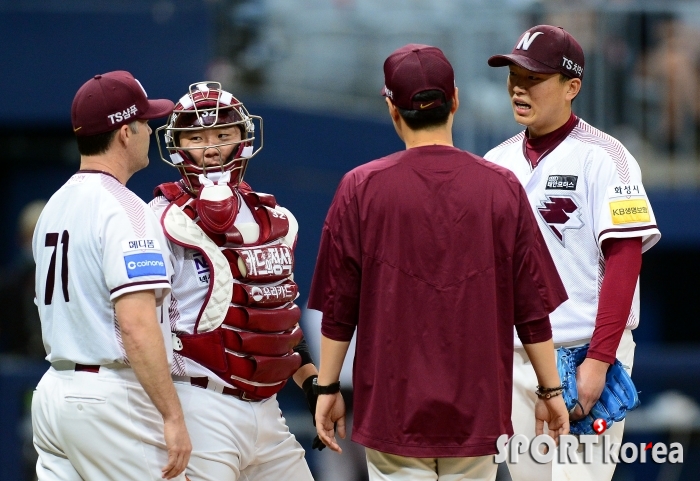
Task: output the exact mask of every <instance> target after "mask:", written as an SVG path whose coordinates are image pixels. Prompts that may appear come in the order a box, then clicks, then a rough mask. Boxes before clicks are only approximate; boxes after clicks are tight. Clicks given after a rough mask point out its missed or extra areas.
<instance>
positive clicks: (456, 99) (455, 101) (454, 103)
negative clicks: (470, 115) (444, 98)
mask: <svg viewBox="0 0 700 481" xmlns="http://www.w3.org/2000/svg"><path fill="white" fill-rule="evenodd" d="M458 108H459V89H458V88H457V87H455V95H454V97H452V108H451V109H450V113H451V114H452V115H454V114H455V112H457V109H458Z"/></svg>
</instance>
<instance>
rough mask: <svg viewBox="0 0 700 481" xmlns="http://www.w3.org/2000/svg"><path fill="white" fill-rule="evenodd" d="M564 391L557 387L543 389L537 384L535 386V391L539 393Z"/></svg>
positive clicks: (562, 387) (561, 387)
mask: <svg viewBox="0 0 700 481" xmlns="http://www.w3.org/2000/svg"><path fill="white" fill-rule="evenodd" d="M563 389H564V386H557V387H544V386H540V385H539V384H538V385H537V390H538V391H539V392H552V391H561V390H563Z"/></svg>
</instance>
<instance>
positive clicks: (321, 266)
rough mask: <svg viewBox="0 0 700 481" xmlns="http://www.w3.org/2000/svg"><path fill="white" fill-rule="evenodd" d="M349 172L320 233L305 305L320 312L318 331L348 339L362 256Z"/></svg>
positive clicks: (355, 309)
mask: <svg viewBox="0 0 700 481" xmlns="http://www.w3.org/2000/svg"><path fill="white" fill-rule="evenodd" d="M354 192H355V190H354V182H353V177H352V175H350V174H348V175H346V176H345V177H344V178H343V180H342V181H341V183H340V186H339V187H338V190H337V192H336V195H335V197H334V199H333V202H332V203H331V207H330V209H329V210H328V215H327V216H326V221H325V222H324V225H323V231H322V233H321V244H320V247H319V251H318V258H317V259H316V269H315V271H314V276H313V280H312V281H311V291H310V293H309V303H308V306H309V308H311V309H316V310H319V311H321V312H322V313H323V321H322V323H321V333H322V334H323V335H324V336H326V337H328V338H329V339H333V340H335V341H343V342H345V341H350V340H351V339H352V336H353V334H354V332H355V327H356V326H357V321H358V311H359V300H360V278H361V265H362V255H361V248H360V241H359V238H360V221H359V216H358V212H357V202H356V198H355V195H354Z"/></svg>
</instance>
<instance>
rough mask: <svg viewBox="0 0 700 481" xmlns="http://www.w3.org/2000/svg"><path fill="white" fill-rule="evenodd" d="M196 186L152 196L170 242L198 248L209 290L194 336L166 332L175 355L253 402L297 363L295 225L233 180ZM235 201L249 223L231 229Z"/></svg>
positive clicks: (177, 186) (163, 189) (171, 187)
mask: <svg viewBox="0 0 700 481" xmlns="http://www.w3.org/2000/svg"><path fill="white" fill-rule="evenodd" d="M209 184H211V185H204V186H203V188H202V189H201V190H200V194H199V196H198V197H197V198H195V197H194V196H192V195H191V194H190V193H189V192H188V191H186V190H185V189H184V188H183V186H182V184H181V183H179V182H174V183H169V184H162V185H160V186H158V187H157V188H156V191H155V194H156V195H163V196H164V197H165V198H166V199H167V200H168V201H169V202H170V205H169V206H168V207H167V208H166V209H165V211H164V213H163V215H162V217H161V225H162V226H163V230H164V232H165V235H166V236H167V237H168V239H169V240H170V241H172V242H173V243H175V244H177V245H180V246H183V247H186V248H188V249H193V250H196V251H198V252H199V253H200V254H201V255H202V256H203V257H204V258H205V259H206V261H207V263H208V265H209V267H210V279H209V289H208V292H207V294H206V296H205V300H204V302H203V304H202V307H201V309H200V311H199V314H198V316H197V320H196V323H195V332H194V334H184V333H174V335H175V336H176V338H174V339H173V341H174V343H173V344H174V349H175V350H176V352H178V354H180V355H182V356H185V357H187V358H190V359H192V360H193V361H196V362H197V363H199V364H201V365H202V366H204V367H206V368H207V369H209V370H211V371H213V372H214V373H216V374H217V376H219V377H220V378H221V379H222V380H224V381H225V382H227V383H229V384H232V385H235V386H236V387H238V388H240V389H242V390H244V391H246V392H247V393H248V395H249V397H251V398H253V399H264V398H266V397H269V396H272V395H273V394H275V393H277V392H278V391H279V390H280V389H282V387H283V386H284V384H285V383H286V381H287V379H288V378H289V376H291V375H292V374H294V372H296V370H297V369H298V368H299V366H300V365H301V357H300V356H299V354H297V353H295V352H294V351H293V348H294V347H295V346H296V345H297V344H298V343H299V342H300V341H301V338H302V332H301V329H300V328H299V326H298V325H297V323H298V321H299V318H300V317H301V311H300V310H299V307H298V306H297V305H296V304H294V300H295V299H296V297H297V294H298V288H297V285H296V284H295V283H294V282H293V281H292V280H291V278H290V276H291V274H292V272H293V270H294V245H295V241H296V233H297V225H296V220H295V219H294V218H293V216H291V214H289V212H288V211H286V209H283V208H281V207H279V206H278V205H277V203H276V201H275V198H274V197H273V196H271V195H268V194H260V193H255V192H253V191H252V190H251V189H250V187H249V186H248V185H247V184H245V183H241V184H240V185H239V186H238V188H235V187H232V186H230V185H228V184H213V183H209ZM240 202H245V203H246V205H247V207H248V208H249V210H250V212H251V213H252V215H253V218H254V221H255V222H254V223H251V222H248V223H242V224H239V225H238V226H236V225H234V222H235V220H236V217H237V216H238V213H239V210H240V209H239V206H240V204H239V203H240Z"/></svg>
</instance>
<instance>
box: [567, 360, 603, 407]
mask: <svg viewBox="0 0 700 481" xmlns="http://www.w3.org/2000/svg"><path fill="white" fill-rule="evenodd" d="M609 367H610V364H608V363H607V362H603V361H599V360H597V359H592V358H590V357H587V358H586V359H585V360H584V361H583V362H582V363H581V365H580V366H579V367H578V369H577V370H576V387H577V389H578V402H579V404H577V405H576V407H575V408H574V410H573V412H572V413H571V416H570V419H571V420H572V421H578V420H580V419H583V418H585V417H586V416H588V414H589V413H590V412H591V409H592V408H593V406H594V405H595V403H596V402H598V399H599V398H600V395H601V393H602V392H603V389H604V388H605V376H606V374H607V372H608V368H609Z"/></svg>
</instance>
